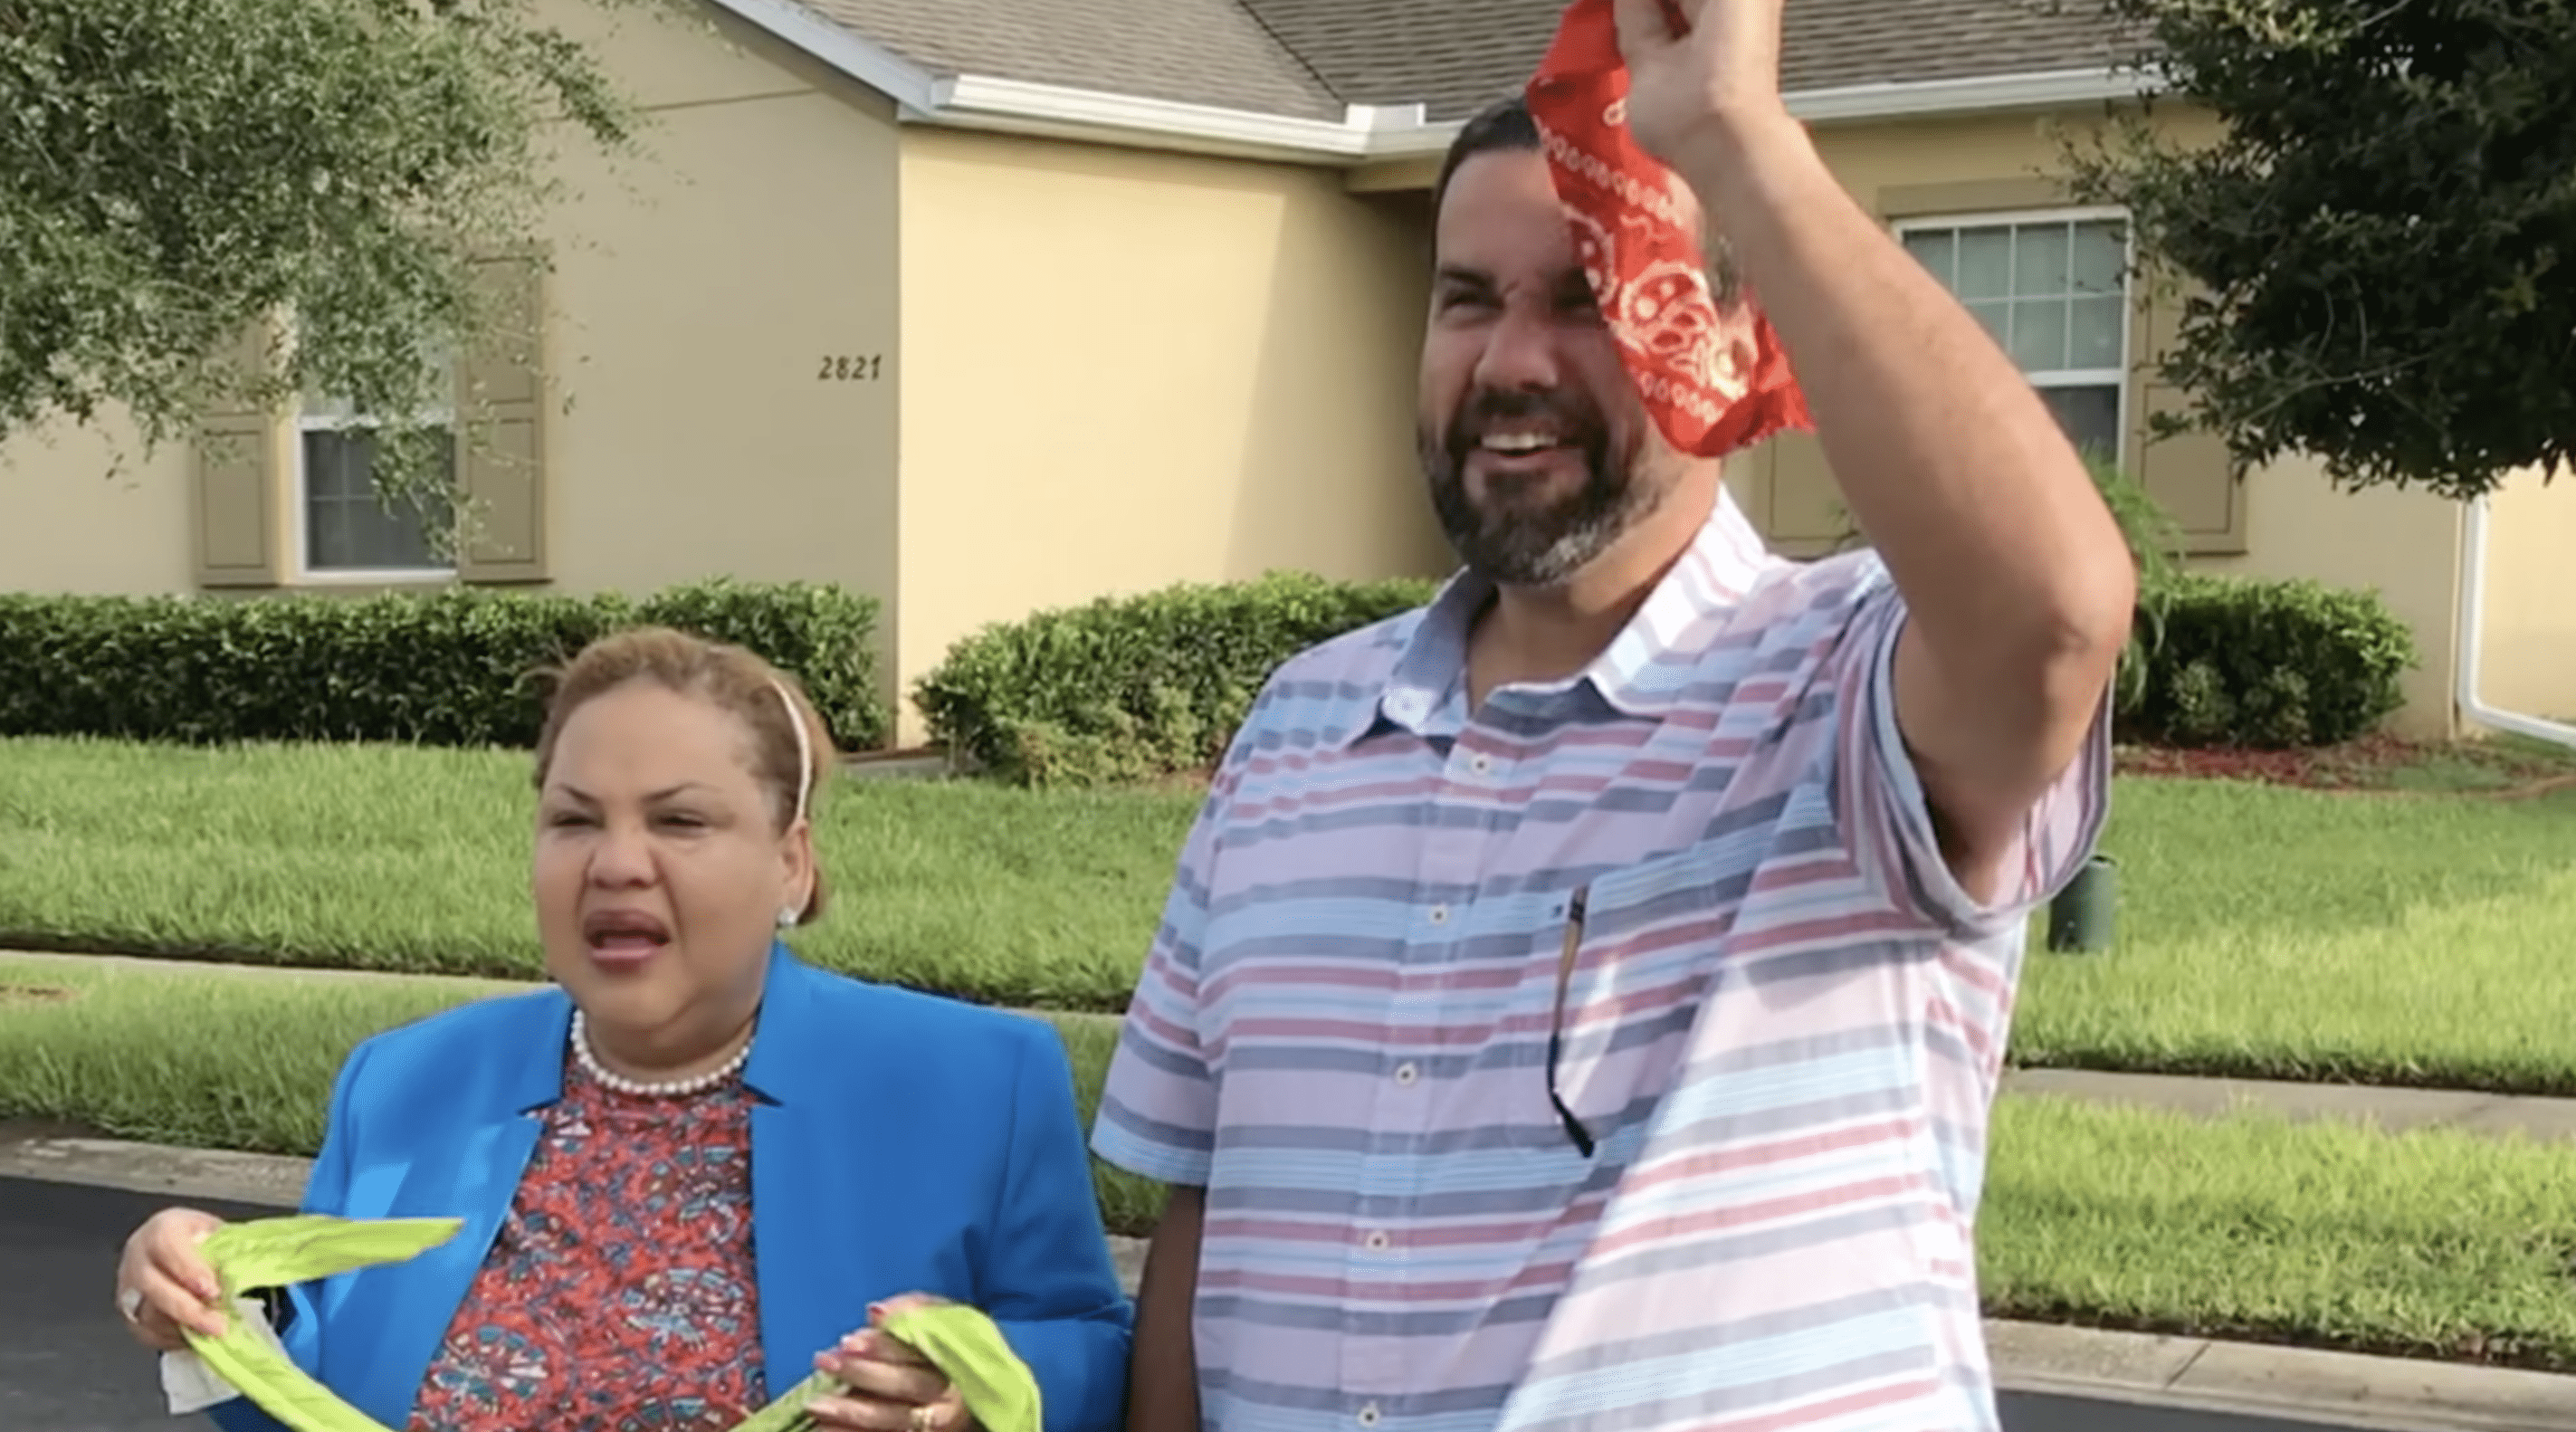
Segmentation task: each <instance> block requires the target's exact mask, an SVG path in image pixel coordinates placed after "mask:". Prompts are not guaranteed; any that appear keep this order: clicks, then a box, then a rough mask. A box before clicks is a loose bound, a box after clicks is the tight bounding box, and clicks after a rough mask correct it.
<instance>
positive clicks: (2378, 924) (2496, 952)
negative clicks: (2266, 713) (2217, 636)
mask: <svg viewBox="0 0 2576 1432" xmlns="http://www.w3.org/2000/svg"><path fill="white" fill-rule="evenodd" d="M2104 848H2105V849H2106V850H2108V851H2110V852H2111V853H2112V854H2113V855H2114V856H2115V857H2116V858H2117V859H2119V861H2120V862H2121V883H2122V887H2123V895H2124V900H2123V908H2122V911H2121V917H2120V918H2121V926H2122V932H2121V940H2120V943H2119V945H2118V947H2117V948H2116V949H2115V950H2114V951H2112V952H2110V953H2109V954H2106V955H2051V954H2047V953H2045V952H2044V951H2042V950H2040V949H2038V948H2036V947H2035V948H2034V950H2033V952H2032V954H2031V957H2030V966H2029V971H2028V973H2027V975H2026V976H2025V979H2024V982H2023V993H2022V999H2021V1008H2020V1012H2019V1014H2018V1016H2017V1017H2016V1020H2015V1029H2014V1041H2013V1053H2014V1057H2015V1059H2016V1060H2017V1061H2019V1062H2024V1063H2033V1064H2058V1065H2079V1066H2089V1067H2095V1068H2127V1069H2152V1070H2157V1071H2161V1072H2169V1073H2226V1074H2238V1075H2247V1076H2253V1077H2278V1078H2299V1079H2352V1080H2357V1081H2365V1082H2417V1083H2439V1084H2456V1085H2468V1086H2475V1087H2490V1088H2508V1089H2517V1090H2525V1091H2535V1092H2554V1093H2576V1038H2571V1036H2570V1034H2569V1031H2570V1030H2576V980H2570V979H2568V978H2567V977H2566V969H2567V964H2568V961H2569V959H2570V957H2571V952H2576V797H2569V798H2551V799H2547V800H2532V801H2516V802H2504V801H2495V800H2483V799H2476V798H2467V799H2441V800H2437V799H2432V798H2426V797H2414V796H2350V795H2340V796H2338V795H2316V794H2310V793H2304V792H2293V791H2277V790H2251V789H2241V788H2229V787H2225V786H2217V785H2183V784H2180V783H2155V784H2151V785H2146V784H2132V785H2128V786H2124V787H2123V789H2122V790H2121V792H2120V813H2119V816H2118V818H2117V821H2116V823H2115V825H2114V827H2113V830H2112V832H2111V834H2110V836H2109V837H2108V838H2107V839H2106V841H2105V842H2104Z"/></svg>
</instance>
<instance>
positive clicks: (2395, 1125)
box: [2004, 1069, 2576, 1141]
mask: <svg viewBox="0 0 2576 1432" xmlns="http://www.w3.org/2000/svg"><path fill="white" fill-rule="evenodd" d="M2004 1091H2005V1092H2006V1093H2011V1094H2047V1095H2056V1096H2057V1097H2060V1098H2070V1099H2087V1100H2091V1101H2094V1102H2096V1103H2103V1104H2129V1105H2134V1106H2137V1107H2141V1108H2150V1109H2170V1110H2173V1111H2174V1112H2176V1113H2183V1114H2197V1115H2200V1116H2202V1117H2212V1116H2216V1115H2220V1114H2225V1113H2229V1112H2231V1111H2233V1110H2236V1109H2240V1108H2256V1109H2265V1110H2269V1111H2271V1112H2274V1113H2278V1114H2282V1115H2284V1116H2287V1117H2289V1118H2292V1119H2297V1120H2303V1121H2304V1120H2314V1119H2345V1120H2350V1121H2352V1122H2356V1123H2367V1124H2372V1125H2375V1126H2377V1127H2379V1128H2382V1129H2386V1130H2388V1131H2390V1132H2392V1133H2398V1132H2404V1131H2407V1130H2411V1129H2456V1130H2459V1131H2461V1132H2464V1133H2473V1134H2488V1135H2493V1136H2496V1137H2499V1138H2501V1137H2506V1136H2510V1135H2515V1134H2520V1135H2524V1136H2526V1137H2529V1138H2534V1139H2542V1140H2548V1141H2560V1140H2576V1099H2540V1098H2532V1097H2529V1096H2526V1095H2516V1094H2480V1093H2475V1092H2470V1091H2464V1090H2452V1089H2391V1088H2380V1087H2374V1086H2371V1085H2365V1084H2292V1083H2284V1082H2280V1081H2277V1080H2269V1079H2190V1078H2182V1077H2178V1076H2176V1075H2171V1074H2100V1073H2095V1072H2093V1071H2090V1070H2084V1069H2012V1070H2007V1071H2006V1072H2005V1074H2004Z"/></svg>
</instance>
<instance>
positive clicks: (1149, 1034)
mask: <svg viewBox="0 0 2576 1432" xmlns="http://www.w3.org/2000/svg"><path fill="white" fill-rule="evenodd" d="M1230 787H1231V781H1230V780H1228V779H1225V778H1222V777H1221V778H1220V779H1219V780H1218V782H1217V783H1216V786H1215V788H1214V789H1213V790H1211V791H1210V792H1209V794H1208V798H1207V800H1206V801H1205V802H1204V803H1202V804H1201V806H1200V807H1199V813H1198V819H1197V820H1196V821H1195V822H1194V823H1193V824H1192V825H1191V827H1190V834H1189V838H1188V840H1187V841H1185V842H1184V843H1183V844H1182V847H1181V858H1180V863H1179V869H1178V870H1177V872H1176V873H1175V874H1174V875H1173V877H1172V888H1171V893H1170V895H1169V896H1168V897H1167V898H1166V899H1165V901H1164V904H1163V918H1162V923H1161V924H1160V925H1159V926H1158V927H1157V928H1156V929H1155V931H1154V943H1153V945H1152V947H1151V949H1150V950H1149V951H1148V952H1147V954H1146V957H1145V972H1144V974H1143V976H1142V977H1140V978H1139V979H1138V980H1137V983H1136V992H1135V995H1134V997H1133V998H1132V999H1131V1000H1130V1001H1129V1003H1128V1007H1127V1019H1126V1022H1125V1024H1124V1025H1123V1026H1122V1027H1121V1029H1120V1030H1119V1034H1118V1049H1117V1052H1116V1053H1115V1054H1114V1055H1113V1056H1111V1058H1110V1061H1109V1075H1108V1079H1107V1081H1106V1082H1105V1083H1104V1084H1103V1086H1102V1089H1101V1094H1100V1112H1099V1115H1098V1117H1097V1118H1095V1119H1094V1120H1093V1123H1092V1135H1091V1148H1092V1152H1093V1153H1095V1154H1098V1155H1099V1156H1100V1158H1101V1159H1102V1160H1103V1161H1105V1162H1107V1163H1110V1164H1114V1165H1116V1166H1117V1167H1119V1168H1122V1169H1125V1170H1127V1171H1128V1172H1130V1173H1134V1174H1140V1175H1143V1176H1144V1177H1146V1178H1150V1179H1154V1180H1156V1181H1158V1182H1161V1183H1167V1184H1178V1185H1186V1186H1191V1187H1203V1186H1205V1184H1206V1183H1207V1179H1208V1171H1209V1167H1210V1165H1211V1163H1212V1161H1213V1157H1214V1150H1215V1146H1216V1080H1215V1075H1214V1072H1213V1071H1212V1070H1211V1069H1210V1068H1209V1066H1208V1059H1207V1053H1206V1050H1205V1049H1204V1048H1203V1047H1202V1046H1201V1044H1200V1037H1199V957H1200V953H1201V942H1202V941H1203V940H1204V938H1205V937H1206V933H1207V919H1208V884H1209V878H1210V874H1211V871H1212V868H1213V866H1214V863H1215V858H1216V847H1217V830H1218V828H1219V825H1220V823H1221V822H1222V820H1223V819H1224V810H1225V800H1226V793H1227V791H1228V790H1229V789H1230Z"/></svg>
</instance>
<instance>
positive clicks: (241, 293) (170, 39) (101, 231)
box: [0, 0, 635, 470]
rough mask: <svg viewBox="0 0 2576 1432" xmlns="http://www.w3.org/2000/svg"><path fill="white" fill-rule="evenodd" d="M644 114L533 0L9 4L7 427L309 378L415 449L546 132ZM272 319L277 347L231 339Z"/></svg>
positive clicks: (309, 388) (525, 197) (156, 424)
mask: <svg viewBox="0 0 2576 1432" xmlns="http://www.w3.org/2000/svg"><path fill="white" fill-rule="evenodd" d="M587 3H591V4H606V5H614V4H618V3H620V0H587ZM634 124H635V113H634V111H633V110H632V109H631V107H630V106H629V105H628V104H627V103H626V102H625V101H624V100H623V99H622V98H621V97H620V96H619V95H618V94H617V93H616V92H615V90H614V87H613V86H612V85H611V83H610V82H609V81H608V79H607V78H606V77H605V76H604V75H602V74H601V73H600V72H599V71H598V69H597V68H596V67H595V65H594V64H593V62H592V59H591V57H590V56H589V54H588V53H587V52H586V50H585V48H584V47H583V45H582V44H581V43H580V42H578V41H577V40H576V39H574V38H572V37H571V36H569V35H568V34H566V33H565V32H563V31H562V30H561V29H559V28H557V27H555V26H553V25H550V24H547V23H544V22H543V21H542V20H541V18H540V17H539V16H538V15H537V14H536V13H535V7H534V5H533V4H532V3H531V0H0V255H5V258H6V262H5V263H0V437H6V436H8V435H10V434H12V433H16V432H19V431H23V430H25V429H28V428H30V427H34V426H39V425H41V424H43V423H45V422H47V421H49V420H52V419H55V418H65V417H67V418H69V419H71V420H73V421H77V422H87V421H89V420H92V419H94V418H96V417H98V416H99V415H100V414H101V413H102V411H103V410H106V409H108V408H110V407H118V408H122V409H123V410H125V412H126V413H127V414H128V415H129V416H130V417H131V418H132V419H133V421H134V422H135V424H136V425H137V427H138V428H139V429H140V431H141V434H142V436H143V437H144V439H145V441H146V442H147V443H148V444H157V443H159V442H161V441H163V440H166V439H168V438H171V437H173V436H176V435H179V434H181V433H184V432H185V430H186V428H187V425H188V423H189V420H190V418H191V417H192V415H194V414H197V413H199V412H201V411H203V410H205V409H207V408H209V407H226V408H233V409H245V408H250V407H264V406H269V405H273V404H275V403H278V402H281V401H283V400H284V399H285V398H286V397H287V396H288V395H290V394H293V393H295V392H298V391H303V392H323V393H330V394H335V395H339V396H342V397H344V398H346V399H348V400H349V401H351V402H352V403H353V404H354V405H355V406H356V407H357V408H358V409H359V410H360V411H363V412H367V413H371V414H383V415H387V416H388V417H390V418H392V419H393V422H392V424H391V425H390V427H389V428H388V430H387V431H388V437H389V438H390V439H391V440H392V442H393V445H394V446H396V447H399V443H400V439H401V438H403V437H404V436H406V435H407V434H409V433H410V429H409V427H408V426H407V422H406V415H410V414H414V413H418V412H420V411H422V410H424V409H426V408H430V407H436V406H444V404H445V400H446V396H447V394H446V389H445V386H444V383H445V380H444V377H443V375H441V374H439V373H438V372H437V371H435V369H433V368H432V367H431V366H429V365H427V364H425V363H424V357H425V356H426V354H428V353H435V352H438V351H441V350H445V351H456V349H457V347H458V346H459V345H461V344H462V343H464V342H465V341H467V340H468V338H469V337H470V335H472V334H473V333H475V332H477V331H478V329H479V327H480V325H482V324H483V323H485V322H487V321H489V319H490V315H488V314H485V313H483V312H482V311H481V308H480V306H478V304H477V303H476V301H475V288H474V285H473V284H472V282H471V271H470V267H469V265H470V264H471V261H472V260H473V259H474V258H475V257H476V256H477V255H478V254H488V253H490V252H492V251H493V250H495V249H498V248H503V247H506V246H508V245H510V244H511V243H513V242H514V241H517V240H522V239H524V238H525V236H526V235H528V234H529V233H530V232H531V231H532V229H533V224H534V220H535V216H536V214H537V212H538V210H539V208H540V207H541V206H542V205H543V203H544V202H545V201H546V199H547V198H548V196H549V195H550V194H551V193H552V191H553V189H554V185H555V181H554V180H553V179H551V178H550V177H549V175H548V172H547V165H546V163H545V159H546V147H547V146H548V145H549V144H551V143H553V142H554V141H555V139H556V138H557V137H558V136H569V137H571V138H573V139H575V140H576V141H578V140H581V139H584V138H587V139H588V140H589V141H592V142H596V143H598V144H600V145H603V146H606V147H609V148H612V149H614V148H623V147H626V146H628V145H629V144H631V142H632V139H633V132H634ZM280 314H286V315H291V316H292V319H291V325H292V326H291V331H292V334H293V338H292V340H291V342H286V343H282V344H280V345H278V346H277V347H276V348H275V349H274V350H273V352H272V354H271V362H270V364H269V365H268V366H267V367H266V368H265V369H258V368H248V367H245V366H244V365H242V364H240V363H238V362H236V361H228V360H231V359H234V358H236V357H237V356H238V355H239V353H240V351H241V350H240V339H241V336H242V335H243V334H244V333H245V332H246V331H249V329H250V327H251V325H252V324H254V323H255V322H258V321H260V320H261V319H263V318H267V317H274V316H276V315H280ZM423 451H425V450H423ZM419 456H420V452H419V451H415V453H414V457H415V459H416V458H417V457H419ZM387 458H388V461H389V463H390V464H391V466H392V467H394V468H395V469H397V470H399V469H400V468H401V467H402V466H403V464H404V462H405V459H404V457H403V456H402V454H401V452H399V451H396V452H391V453H389V454H388V455H387Z"/></svg>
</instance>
